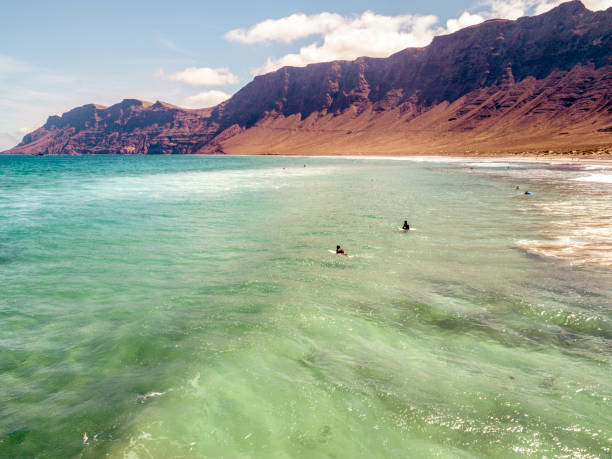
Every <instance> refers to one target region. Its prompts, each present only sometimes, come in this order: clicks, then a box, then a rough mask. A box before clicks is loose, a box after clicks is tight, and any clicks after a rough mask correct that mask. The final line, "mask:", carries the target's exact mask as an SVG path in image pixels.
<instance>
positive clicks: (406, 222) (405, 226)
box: [402, 220, 410, 231]
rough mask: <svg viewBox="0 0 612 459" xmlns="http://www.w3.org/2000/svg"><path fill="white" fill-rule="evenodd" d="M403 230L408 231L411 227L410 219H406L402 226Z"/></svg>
mask: <svg viewBox="0 0 612 459" xmlns="http://www.w3.org/2000/svg"><path fill="white" fill-rule="evenodd" d="M402 229H403V230H406V231H408V230H409V229H410V225H409V224H408V220H404V226H402Z"/></svg>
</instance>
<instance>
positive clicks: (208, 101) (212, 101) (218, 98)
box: [183, 89, 232, 108]
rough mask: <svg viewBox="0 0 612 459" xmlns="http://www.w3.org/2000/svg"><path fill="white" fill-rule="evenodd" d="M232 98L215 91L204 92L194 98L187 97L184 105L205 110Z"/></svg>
mask: <svg viewBox="0 0 612 459" xmlns="http://www.w3.org/2000/svg"><path fill="white" fill-rule="evenodd" d="M230 97H232V95H231V94H228V93H226V92H223V91H217V90H214V89H213V90H211V91H204V92H200V93H198V94H195V95H193V96H189V97H186V98H185V99H183V103H184V104H185V105H186V106H187V107H192V108H205V107H212V106H214V105H217V104H219V103H221V102H223V101H224V100H227V99H229V98H230Z"/></svg>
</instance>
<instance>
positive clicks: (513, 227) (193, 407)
mask: <svg viewBox="0 0 612 459" xmlns="http://www.w3.org/2000/svg"><path fill="white" fill-rule="evenodd" d="M611 175H612V170H610V169H609V168H606V166H600V165H585V164H580V165H577V164H571V163H570V164H561V163H555V164H552V163H545V162H541V161H540V162H503V161H497V162H492V161H479V160H470V159H455V160H450V159H449V160H446V161H443V160H436V159H435V158H428V159H419V158H410V160H399V159H398V158H396V159H374V158H322V157H319V158H315V157H266V156H261V157H216V156H215V157H200V156H198V157H160V156H154V157H128V156H112V157H96V156H92V157H16V156H4V157H0V457H100V456H104V455H108V456H109V457H126V458H136V457H140V458H148V457H155V458H158V457H159V458H165V457H211V458H212V457H214V458H218V457H226V458H237V457H245V458H246V457H261V458H277V457H278V458H288V457H298V458H315V457H316V458H322V457H330V458H331V457H335V458H390V457H448V458H451V457H452V458H456V457H461V458H476V457H549V458H550V457H568V458H569V457H572V458H596V457H610V456H611V455H612V409H611V408H612V403H611V397H612V370H611V366H610V364H611V361H612V359H611V356H612V348H611V346H610V344H611V340H612V240H611V235H612V199H611V197H612V184H611V183H610V177H611ZM517 187H518V189H517ZM525 191H530V192H531V194H529V195H526V194H524V192H525ZM404 220H408V222H409V223H410V226H411V228H412V230H411V231H409V232H405V231H400V230H399V229H398V227H400V226H401V225H402V223H403V221H404ZM338 244H339V245H341V246H342V247H343V248H344V250H345V252H346V253H347V254H350V255H351V257H344V256H340V255H335V254H333V253H330V252H329V250H333V249H335V247H336V245H338Z"/></svg>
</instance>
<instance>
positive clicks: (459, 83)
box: [6, 1, 612, 154]
mask: <svg viewBox="0 0 612 459" xmlns="http://www.w3.org/2000/svg"><path fill="white" fill-rule="evenodd" d="M611 50H612V8H611V9H608V10H607V11H602V12H592V11H589V10H587V9H586V8H584V6H583V5H582V4H581V3H580V2H578V1H573V2H568V3H565V4H563V5H560V6H559V7H557V8H555V9H553V10H551V11H549V12H548V13H545V14H542V15H539V16H534V17H526V18H521V19H518V20H516V21H508V20H491V21H487V22H484V23H482V24H480V25H477V26H472V27H468V28H465V29H463V30H460V31H458V32H456V33H453V34H450V35H446V36H440V37H436V38H435V39H434V40H433V42H432V43H431V44H430V45H429V46H427V47H424V48H410V49H406V50H403V51H401V52H399V53H396V54H394V55H392V56H390V57H388V58H367V57H363V58H359V59H356V60H355V61H334V62H327V63H320V64H313V65H309V66H306V67H303V68H296V67H285V68H282V69H280V70H278V71H276V72H273V73H269V74H266V75H262V76H258V77H256V78H255V79H254V80H253V81H252V82H251V83H249V84H248V85H246V86H245V87H244V88H242V89H241V90H240V91H238V92H237V93H236V94H235V95H234V96H233V97H232V98H231V99H229V100H228V101H226V102H224V103H222V104H220V105H218V106H216V107H213V108H211V109H204V110H186V109H181V108H178V107H174V106H170V105H168V104H163V103H160V102H157V103H155V104H149V103H145V102H141V101H135V100H126V101H123V102H121V103H120V104H117V105H113V106H111V107H108V108H105V107H99V106H95V105H86V106H83V107H79V108H76V109H74V110H71V111H69V112H67V113H65V114H64V115H62V116H61V117H50V118H49V120H48V121H47V123H46V124H45V125H44V126H43V127H42V128H40V129H38V130H36V131H34V132H33V133H31V134H28V135H27V136H25V137H24V139H23V141H22V142H21V143H20V144H19V145H18V146H17V147H15V148H13V149H11V150H9V151H7V152H6V153H13V154H15V153H24V154H40V153H43V154H74V153H78V154H85V153H138V154H152V153H234V154H240V153H244V154H247V153H251V154H265V153H272V154H309V153H319V154H323V153H326V154H335V153H337V154H343V153H346V154H348V153H416V152H445V151H448V152H458V151H509V150H513V149H525V148H527V149H530V148H555V147H561V146H583V145H584V146H586V145H610V144H611V143H612V142H611V140H612V139H611V137H612V134H611V133H610V131H609V129H608V130H606V128H608V127H609V126H610V125H612V90H611V88H612V52H611Z"/></svg>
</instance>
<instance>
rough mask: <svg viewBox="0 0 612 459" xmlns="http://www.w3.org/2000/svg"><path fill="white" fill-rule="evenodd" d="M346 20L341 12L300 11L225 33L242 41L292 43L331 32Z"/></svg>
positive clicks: (226, 35)
mask: <svg viewBox="0 0 612 459" xmlns="http://www.w3.org/2000/svg"><path fill="white" fill-rule="evenodd" d="M345 21H346V19H345V18H343V17H342V16H340V15H339V14H332V13H319V14H311V15H309V16H306V15H305V14H301V13H298V14H292V15H291V16H287V17H284V18H281V19H266V20H265V21H263V22H260V23H259V24H255V25H254V26H253V27H251V28H250V29H246V30H245V29H235V30H230V31H229V32H228V33H226V34H225V38H226V39H228V40H229V41H237V42H240V43H269V42H272V41H280V42H284V43H291V42H292V41H295V40H298V39H300V38H305V37H308V36H310V35H315V34H317V35H319V34H326V33H329V32H331V31H332V30H334V29H335V28H336V27H340V26H341V25H342V24H343V23H344V22H345Z"/></svg>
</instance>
